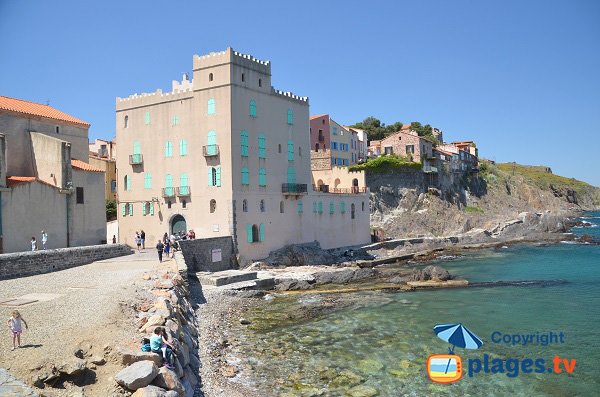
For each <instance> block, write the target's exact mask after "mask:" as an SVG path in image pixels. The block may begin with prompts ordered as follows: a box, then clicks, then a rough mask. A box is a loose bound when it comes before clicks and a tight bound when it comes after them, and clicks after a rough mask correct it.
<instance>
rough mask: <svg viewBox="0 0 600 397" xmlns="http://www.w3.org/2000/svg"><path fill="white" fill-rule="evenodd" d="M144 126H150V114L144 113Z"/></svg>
mask: <svg viewBox="0 0 600 397" xmlns="http://www.w3.org/2000/svg"><path fill="white" fill-rule="evenodd" d="M144 124H146V125H148V124H150V112H146V113H144Z"/></svg>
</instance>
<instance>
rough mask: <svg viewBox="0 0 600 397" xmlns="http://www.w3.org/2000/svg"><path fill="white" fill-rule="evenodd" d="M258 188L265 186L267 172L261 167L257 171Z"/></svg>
mask: <svg viewBox="0 0 600 397" xmlns="http://www.w3.org/2000/svg"><path fill="white" fill-rule="evenodd" d="M258 186H267V171H266V170H265V169H264V168H262V167H261V168H259V169H258Z"/></svg>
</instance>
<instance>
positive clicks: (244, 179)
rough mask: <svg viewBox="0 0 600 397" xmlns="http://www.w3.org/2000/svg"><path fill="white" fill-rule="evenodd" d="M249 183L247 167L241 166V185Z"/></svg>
mask: <svg viewBox="0 0 600 397" xmlns="http://www.w3.org/2000/svg"><path fill="white" fill-rule="evenodd" d="M249 184H250V175H249V174H248V167H243V168H242V185H249Z"/></svg>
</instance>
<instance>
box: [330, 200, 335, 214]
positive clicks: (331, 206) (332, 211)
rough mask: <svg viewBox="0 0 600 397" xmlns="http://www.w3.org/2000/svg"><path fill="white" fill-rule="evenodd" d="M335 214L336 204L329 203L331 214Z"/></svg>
mask: <svg viewBox="0 0 600 397" xmlns="http://www.w3.org/2000/svg"><path fill="white" fill-rule="evenodd" d="M334 212H335V204H333V201H330V202H329V213H330V214H333V213H334Z"/></svg>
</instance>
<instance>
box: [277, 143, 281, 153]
mask: <svg viewBox="0 0 600 397" xmlns="http://www.w3.org/2000/svg"><path fill="white" fill-rule="evenodd" d="M277 151H278V152H279V153H281V143H280V144H278V145H277Z"/></svg>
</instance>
